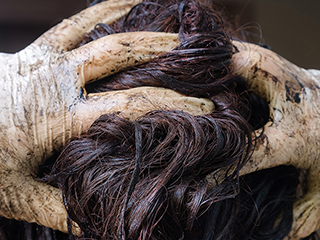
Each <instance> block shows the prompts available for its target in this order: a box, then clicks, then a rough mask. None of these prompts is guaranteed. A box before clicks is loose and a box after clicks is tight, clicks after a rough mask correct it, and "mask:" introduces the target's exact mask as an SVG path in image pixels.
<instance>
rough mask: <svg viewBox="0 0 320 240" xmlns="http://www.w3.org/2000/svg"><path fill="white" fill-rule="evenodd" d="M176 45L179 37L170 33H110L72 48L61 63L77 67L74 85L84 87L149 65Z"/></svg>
mask: <svg viewBox="0 0 320 240" xmlns="http://www.w3.org/2000/svg"><path fill="white" fill-rule="evenodd" d="M179 43H180V42H179V40H178V35H177V34H172V33H160V32H159V33H156V32H130V33H119V34H112V35H109V36H106V37H103V38H100V39H98V40H96V41H93V42H90V43H88V44H86V45H84V46H82V47H80V48H77V49H74V50H73V51H71V52H69V53H67V54H66V55H67V56H66V59H62V61H66V62H68V63H69V64H70V65H71V66H76V67H77V69H76V71H77V74H78V82H77V85H79V87H80V86H81V87H84V84H86V83H89V82H92V81H95V80H97V79H101V78H103V77H106V76H109V75H111V74H114V73H116V72H119V71H121V70H125V69H128V68H130V67H133V66H136V65H139V64H142V63H145V62H148V61H150V60H151V59H152V58H154V57H156V56H159V55H160V54H161V53H164V52H167V51H171V50H172V49H174V48H175V47H176V46H177V45H178V44H179Z"/></svg>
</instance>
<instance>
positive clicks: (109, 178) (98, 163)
mask: <svg viewBox="0 0 320 240" xmlns="http://www.w3.org/2000/svg"><path fill="white" fill-rule="evenodd" d="M129 31H164V32H175V33H178V34H179V39H180V41H181V44H180V45H179V46H177V47H176V48H175V49H173V50H172V51H170V52H167V53H165V54H163V55H161V56H159V57H158V58H156V59H154V60H152V61H151V62H149V63H146V64H143V65H140V66H138V67H135V68H132V69H129V70H127V71H124V72H121V73H117V74H115V75H112V76H110V77H107V78H106V79H103V80H102V81H98V82H96V83H92V84H89V85H87V86H86V89H87V90H88V92H101V91H114V90H119V89H127V88H133V87H139V86H159V87H166V88H171V89H174V90H176V91H178V92H180V93H183V94H185V95H189V96H196V97H205V98H209V99H211V100H212V101H213V103H214V104H215V110H214V111H213V112H211V113H210V114H207V115H202V116H192V115H190V114H188V113H186V112H183V111H176V110H170V111H152V112H149V113H148V114H146V115H144V116H141V117H140V118H138V119H136V120H135V121H129V120H126V119H123V118H121V117H119V115H118V114H117V113H113V114H107V115H102V116H101V117H100V118H99V119H97V120H96V121H95V122H94V123H93V124H92V126H91V127H90V128H89V129H88V130H87V131H85V132H84V133H83V134H82V135H81V136H79V137H75V138H73V139H72V140H71V141H70V142H69V143H68V144H67V145H66V147H65V148H64V150H63V151H62V153H61V155H60V157H59V159H58V160H57V162H56V164H55V166H54V169H53V171H52V175H51V177H49V179H51V180H52V181H56V182H57V184H58V186H59V188H60V189H61V190H62V193H63V199H64V203H65V207H66V209H67V212H68V217H69V218H70V219H71V220H72V221H74V222H76V223H77V224H78V225H79V226H80V228H81V229H82V235H81V236H80V237H79V236H73V238H76V239H119V240H120V239H134V240H135V239H139V240H147V239H148V240H156V239H157V240H158V239H193V240H197V239H199V240H200V239H201V240H202V239H203V240H209V239H217V240H218V239H252V240H253V239H259V240H263V239H268V240H272V239H273V240H278V239H282V238H284V237H285V236H286V235H287V234H288V232H289V231H290V229H291V223H292V204H293V200H294V199H295V191H296V187H297V184H298V180H297V179H298V177H299V174H298V171H297V170H296V169H295V168H293V167H280V168H277V169H275V170H273V171H268V170H265V171H261V172H259V173H253V174H250V175H248V176H243V177H239V171H240V169H241V168H242V166H243V165H244V164H245V163H246V162H247V160H248V159H249V157H250V154H251V153H252V151H253V149H254V139H253V137H252V136H253V130H254V129H257V128H260V127H262V126H263V125H264V123H265V122H266V121H267V120H268V117H269V108H268V105H267V104H266V103H265V102H264V101H263V100H262V99H261V98H259V97H257V96H255V95H254V94H252V93H250V92H249V91H248V87H247V84H246V81H245V79H243V78H242V77H239V76H235V75H231V74H230V73H229V69H228V67H229V64H230V59H231V57H232V54H233V53H234V52H236V51H237V49H235V47H234V46H233V45H232V43H231V38H232V37H231V33H232V31H231V30H230V27H229V25H225V24H224V21H223V20H222V18H221V17H220V15H219V14H218V11H215V10H214V9H213V8H212V6H211V5H210V6H209V5H205V4H204V3H202V2H198V1H194V0H185V1H179V0H157V1H152V2H151V1H146V2H143V3H140V4H138V5H137V6H135V7H134V8H133V9H132V10H131V11H130V13H129V14H128V15H127V16H125V17H123V18H121V19H120V20H119V21H117V22H116V23H114V24H112V25H110V26H109V25H106V24H100V25H98V26H97V27H96V29H95V30H94V31H92V32H91V33H90V34H87V35H86V36H85V38H84V41H83V42H82V43H81V44H80V45H79V46H81V45H83V44H85V43H87V42H89V41H91V40H95V39H97V38H99V37H102V36H105V35H108V34H114V33H118V32H129ZM209 175H210V176H211V177H212V178H213V179H215V180H214V181H213V182H212V181H211V182H208V180H207V178H208V176H209ZM279 182H282V183H283V184H281V185H280V184H277V183H279ZM69 227H70V229H71V221H69ZM70 233H71V230H70Z"/></svg>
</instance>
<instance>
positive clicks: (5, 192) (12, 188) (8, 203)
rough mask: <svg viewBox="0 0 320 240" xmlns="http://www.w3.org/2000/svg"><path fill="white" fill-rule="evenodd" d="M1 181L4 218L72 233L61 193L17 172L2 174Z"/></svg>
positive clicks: (1, 203) (0, 206) (1, 210)
mask: <svg viewBox="0 0 320 240" xmlns="http://www.w3.org/2000/svg"><path fill="white" fill-rule="evenodd" d="M0 181H1V182H0V183H1V184H0V190H1V191H0V192H1V197H0V215H2V216H4V217H6V218H9V219H11V218H13V219H16V220H19V221H21V220H24V221H27V222H35V223H37V224H38V225H43V226H46V227H50V228H52V229H55V230H60V231H62V232H65V233H67V232H68V228H67V212H66V210H65V208H64V205H63V203H62V198H61V196H62V194H61V192H60V190H59V189H57V188H54V187H52V186H50V185H47V184H44V183H40V182H36V181H35V180H34V179H33V178H32V177H31V176H25V175H24V174H22V173H20V172H17V171H10V172H2V173H1V178H0Z"/></svg>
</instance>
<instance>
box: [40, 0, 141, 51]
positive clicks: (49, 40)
mask: <svg viewBox="0 0 320 240" xmlns="http://www.w3.org/2000/svg"><path fill="white" fill-rule="evenodd" d="M139 2H140V0H109V1H106V2H102V3H99V4H96V5H94V6H92V7H89V8H87V9H85V10H83V11H81V12H80V13H78V14H76V15H74V16H72V17H70V18H68V19H64V20H63V21H62V22H61V23H60V24H58V25H56V26H55V27H53V28H51V29H50V30H49V31H47V32H46V33H44V34H43V35H42V36H41V37H40V38H39V39H37V40H36V41H35V44H37V45H38V46H41V47H42V48H43V46H48V47H50V48H53V49H54V50H55V52H57V53H58V54H59V53H61V52H62V51H67V50H71V49H73V48H74V47H75V46H76V45H77V44H78V43H79V42H80V41H81V40H82V38H83V34H85V33H87V32H89V31H90V30H92V29H93V28H94V26H95V25H96V24H98V23H106V24H111V23H112V22H114V21H115V20H117V19H119V18H120V17H122V16H124V15H125V14H127V13H128V12H129V11H130V9H131V8H132V7H133V6H134V5H136V4H138V3H139Z"/></svg>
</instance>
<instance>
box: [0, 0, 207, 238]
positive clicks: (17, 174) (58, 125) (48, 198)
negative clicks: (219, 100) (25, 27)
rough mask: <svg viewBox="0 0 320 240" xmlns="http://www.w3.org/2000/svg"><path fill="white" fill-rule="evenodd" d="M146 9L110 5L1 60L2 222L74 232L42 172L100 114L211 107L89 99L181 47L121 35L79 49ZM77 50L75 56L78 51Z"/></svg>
mask: <svg viewBox="0 0 320 240" xmlns="http://www.w3.org/2000/svg"><path fill="white" fill-rule="evenodd" d="M138 2H139V1H126V0H109V1H108V2H103V3H101V4H97V5H95V6H93V7H91V8H88V9H86V10H84V11H82V12H81V13H79V14H77V15H75V16H73V17H71V18H70V19H67V20H64V21H63V22H62V23H60V24H59V25H57V26H55V27H54V28H52V29H51V30H49V31H48V32H46V33H45V34H43V35H42V36H41V37H40V38H39V39H37V40H36V41H35V42H34V43H32V44H31V45H30V46H28V47H27V48H26V49H24V50H22V51H20V52H18V53H16V54H13V55H11V54H0V64H1V72H0V81H1V91H0V102H1V103H0V114H1V115H0V116H1V118H0V129H1V137H0V194H1V195H0V215H2V216H5V217H7V218H14V219H17V220H25V221H28V222H36V223H37V224H39V225H44V226H48V227H51V228H53V229H58V230H61V231H63V232H67V224H66V211H65V209H64V206H63V204H62V200H61V193H60V191H59V190H58V189H56V188H53V187H51V186H49V185H46V184H42V183H39V182H36V181H35V180H34V177H36V173H37V170H38V166H39V164H41V163H42V162H43V160H44V159H46V158H47V157H49V156H50V155H51V154H52V152H53V151H54V150H59V149H61V147H62V146H63V145H64V144H65V143H66V141H67V140H68V139H69V138H70V137H71V136H74V135H77V134H79V133H80V132H81V131H82V130H84V129H87V128H88V126H90V124H91V123H92V122H93V121H94V120H95V119H96V118H98V117H99V116H100V115H101V114H104V113H109V112H115V111H121V112H122V115H123V117H127V118H130V119H135V118H136V117H137V116H139V115H142V114H144V113H146V112H148V111H151V110H153V109H180V110H186V111H188V112H190V113H192V114H204V113H208V112H211V111H212V110H213V103H212V102H211V101H209V100H206V99H197V98H191V97H185V96H183V95H181V94H178V93H176V92H174V91H172V90H165V89H161V88H160V89H156V88H147V87H146V88H140V89H131V90H125V91H117V92H109V93H100V94H89V95H87V94H86V91H85V89H84V86H85V84H86V83H88V82H89V81H94V80H96V79H99V78H102V77H104V76H107V75H110V74H113V73H115V72H118V71H120V70H122V69H124V68H129V67H131V66H133V65H137V64H141V63H143V62H146V61H149V60H150V59H151V58H153V57H155V56H157V55H159V54H161V53H162V52H164V51H169V50H171V49H173V48H174V47H175V46H177V45H178V44H179V41H178V39H177V35H176V34H164V33H150V32H149V33H147V34H146V33H143V32H137V33H126V34H114V35H110V36H107V37H104V38H102V39H99V40H97V41H94V42H91V43H89V44H87V45H85V46H83V47H81V48H78V49H74V46H76V45H77V44H78V43H79V41H80V40H81V38H82V36H83V34H84V33H86V32H88V31H90V30H91V29H93V27H94V26H95V24H97V23H100V22H104V23H107V24H110V23H112V22H113V21H114V20H116V19H117V18H119V17H121V16H122V15H124V14H126V13H127V12H128V11H129V10H130V8H131V7H132V6H133V5H134V4H136V3H138ZM72 49H74V50H72Z"/></svg>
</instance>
